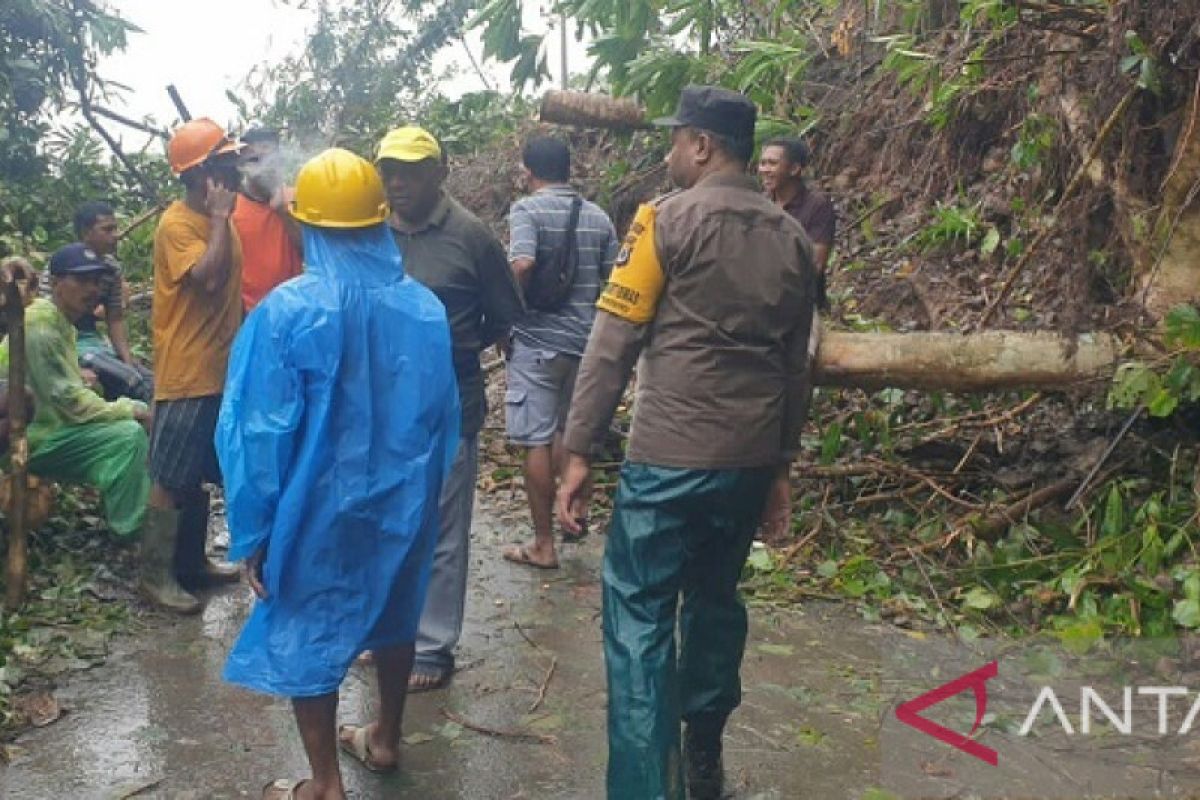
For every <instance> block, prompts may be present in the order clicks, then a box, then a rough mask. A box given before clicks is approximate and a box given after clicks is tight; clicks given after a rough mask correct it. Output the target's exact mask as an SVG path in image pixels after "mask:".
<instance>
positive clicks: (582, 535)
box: [558, 519, 588, 544]
mask: <svg viewBox="0 0 1200 800" xmlns="http://www.w3.org/2000/svg"><path fill="white" fill-rule="evenodd" d="M577 521H578V522H579V533H571V532H570V531H569V530H567V529H566V528H559V529H558V532H559V535H560V536H561V537H562V541H563V544H579V543H580V542H582V541H583V540H584V539H586V538H587V535H588V524H587V519H580V520H577Z"/></svg>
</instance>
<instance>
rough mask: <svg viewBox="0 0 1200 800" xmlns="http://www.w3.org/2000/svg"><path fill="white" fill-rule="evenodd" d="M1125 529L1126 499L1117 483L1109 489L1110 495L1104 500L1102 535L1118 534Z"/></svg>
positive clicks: (1101, 524) (1101, 523)
mask: <svg viewBox="0 0 1200 800" xmlns="http://www.w3.org/2000/svg"><path fill="white" fill-rule="evenodd" d="M1124 530H1125V500H1124V498H1123V497H1121V490H1120V489H1118V488H1117V484H1115V483H1114V484H1113V485H1112V486H1110V487H1109V489H1108V497H1107V499H1106V500H1105V502H1104V517H1103V519H1102V520H1101V522H1100V534H1101V535H1102V536H1117V535H1119V534H1121V533H1122V532H1124Z"/></svg>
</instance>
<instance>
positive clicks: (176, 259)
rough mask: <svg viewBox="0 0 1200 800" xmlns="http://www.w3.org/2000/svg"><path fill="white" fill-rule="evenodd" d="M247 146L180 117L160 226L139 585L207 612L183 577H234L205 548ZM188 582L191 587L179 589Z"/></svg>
mask: <svg viewBox="0 0 1200 800" xmlns="http://www.w3.org/2000/svg"><path fill="white" fill-rule="evenodd" d="M238 149H239V145H238V144H237V143H236V142H235V141H233V140H231V139H230V138H228V137H227V136H226V135H225V131H224V130H222V129H221V127H220V126H219V125H217V124H216V123H215V122H213V121H212V120H210V119H205V118H202V119H195V120H191V121H190V122H187V123H185V124H184V125H182V126H181V127H180V128H179V129H178V130H177V131H176V132H175V134H174V135H173V136H172V137H171V141H170V142H169V143H168V145H167V156H168V160H169V161H170V164H171V170H172V171H173V172H174V173H175V174H176V175H177V176H179V179H180V181H181V182H182V183H183V185H184V188H185V190H186V195H185V196H184V199H183V200H176V201H175V202H174V203H172V204H171V205H170V206H169V207H168V208H167V210H166V211H164V212H163V215H162V219H161V220H160V221H159V223H158V230H157V231H155V234H154V312H153V324H152V327H153V333H154V366H155V375H156V380H155V382H154V401H155V403H154V422H153V425H152V428H151V431H150V464H149V467H150V478H151V480H153V487H152V489H151V491H150V508H149V510H148V514H149V515H150V517H152V518H153V523H154V524H148V525H147V526H146V531H147V534H146V535H147V538H146V541H144V544H143V546H144V548H145V552H144V555H143V558H144V559H145V560H146V561H147V562H148V564H149V568H148V569H147V571H146V573H145V576H146V577H144V578H143V580H142V585H141V589H142V591H143V593H144V594H145V595H147V596H148V597H149V599H150V600H151V601H153V602H154V603H156V604H157V605H159V606H162V607H164V608H167V609H169V610H172V611H177V612H179V613H184V614H187V613H195V612H197V611H199V610H200V603H199V601H198V600H197V599H196V598H195V597H194V596H193V595H192V594H190V593H189V592H188V591H187V590H186V589H185V588H184V585H186V586H189V587H193V588H199V587H203V586H207V585H212V584H214V583H227V582H232V581H236V580H237V579H238V573H237V569H236V568H234V567H232V566H231V565H227V564H226V565H217V564H213V563H212V562H210V561H209V560H208V557H207V556H206V555H205V550H204V547H205V543H206V540H207V533H208V493H207V492H206V491H205V490H204V488H203V484H204V483H205V482H208V483H219V482H220V481H221V475H220V470H219V469H218V467H217V455H216V450H215V449H214V446H213V435H214V432H215V430H216V424H217V413H218V411H219V410H220V406H221V392H222V391H223V389H224V386H225V368H226V365H227V363H228V361H229V350H230V348H231V347H232V345H233V338H234V336H235V335H236V334H237V331H238V326H239V325H240V324H241V321H242V297H241V286H242V248H241V245H240V244H239V242H238V238H237V233H236V232H235V231H234V229H233V225H232V224H231V223H230V220H229V217H230V215H231V214H232V213H233V206H234V201H235V199H236V198H237V194H236V190H237V186H238V183H239V182H240V176H239V174H238V169H237V151H238ZM181 582H182V584H184V585H181Z"/></svg>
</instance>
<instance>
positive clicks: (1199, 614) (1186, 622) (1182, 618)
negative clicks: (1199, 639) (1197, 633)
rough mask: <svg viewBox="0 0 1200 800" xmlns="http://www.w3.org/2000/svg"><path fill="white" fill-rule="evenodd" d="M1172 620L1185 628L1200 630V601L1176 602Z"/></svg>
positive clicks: (1193, 599) (1190, 599) (1172, 611)
mask: <svg viewBox="0 0 1200 800" xmlns="http://www.w3.org/2000/svg"><path fill="white" fill-rule="evenodd" d="M1171 619H1173V620H1175V623H1176V624H1178V625H1180V626H1182V627H1184V628H1200V600H1197V599H1196V598H1188V599H1186V600H1176V601H1175V607H1174V608H1173V609H1172V610H1171Z"/></svg>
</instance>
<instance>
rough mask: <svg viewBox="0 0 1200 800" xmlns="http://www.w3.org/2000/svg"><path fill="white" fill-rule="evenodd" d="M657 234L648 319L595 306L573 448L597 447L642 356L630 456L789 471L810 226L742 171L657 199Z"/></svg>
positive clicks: (811, 293) (807, 319)
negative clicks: (655, 282)
mask: <svg viewBox="0 0 1200 800" xmlns="http://www.w3.org/2000/svg"><path fill="white" fill-rule="evenodd" d="M653 230H654V244H655V247H656V251H657V261H658V265H659V267H660V268H661V271H662V277H663V283H662V287H661V291H660V293H659V294H658V297H657V305H656V307H655V308H654V314H653V318H651V319H650V320H649V321H648V322H644V323H641V324H637V323H634V322H630V321H628V320H626V319H623V318H622V317H620V316H618V315H617V314H615V313H610V312H609V311H606V310H604V305H603V298H602V304H601V310H600V312H599V313H598V314H597V315H596V323H595V325H594V327H593V328H592V333H591V336H590V338H589V339H588V344H587V349H586V350H585V352H584V355H583V361H582V362H581V364H580V367H579V376H578V378H577V380H576V384H575V395H574V397H573V399H572V404H571V412H570V417H569V419H568V422H567V429H566V434H565V443H566V446H567V448H568V449H569V450H570V451H571V452H575V453H583V454H587V453H589V452H591V451H592V449H593V448H594V447H595V446H596V445H597V444H598V443H599V442H600V441H601V440H602V437H603V434H604V433H605V431H606V429H607V427H608V424H609V420H610V418H611V416H612V413H613V411H614V410H615V408H616V405H617V403H618V402H619V401H620V398H621V395H622V393H623V391H624V388H625V384H626V382H627V381H628V379H629V374H630V371H631V370H632V368H633V366H634V363H635V362H636V361H637V360H638V358H639V355H640V358H641V362H640V365H639V367H638V381H637V394H636V399H635V404H634V417H633V427H632V430H631V431H630V437H629V447H628V449H627V451H626V457H627V459H628V460H630V461H635V462H641V463H645V464H652V465H655V466H664V467H676V468H685V469H731V468H742V467H760V466H769V465H776V464H780V463H783V462H786V461H790V460H791V459H793V458H794V457H795V455H796V452H797V450H798V448H799V441H800V432H801V429H802V428H803V426H804V421H805V417H806V416H807V414H808V403H809V397H810V390H811V377H810V374H809V370H810V367H809V354H808V343H809V331H810V328H811V325H812V318H813V311H814V302H815V297H816V295H815V271H814V267H813V260H812V249H811V245H810V243H809V240H808V237H807V236H806V235H805V233H804V230H803V229H802V228H801V227H800V224H799V223H798V222H796V220H794V219H792V217H791V216H789V215H788V214H787V213H786V212H785V211H784V210H783V209H781V208H780V207H778V206H777V205H775V204H774V203H772V202H771V201H770V200H768V199H767V198H766V197H764V196H763V195H762V194H761V193H760V192H759V191H758V188H757V186H756V185H755V184H754V182H753V181H752V180H751V179H750V178H748V177H746V176H744V175H735V176H730V175H712V176H709V177H707V178H705V179H703V180H702V181H700V182H699V183H697V184H696V185H695V186H694V187H692V188H691V189H688V190H686V191H682V192H678V193H676V194H673V195H668V196H667V197H665V198H663V199H661V200H660V201H658V203H657V205H656V216H655V223H654V226H653ZM631 235H632V234H631ZM628 247H629V240H628V239H627V248H628ZM621 258H622V257H621V256H619V257H618V261H617V263H618V269H617V270H616V271H614V275H613V279H611V280H610V284H609V286H610V290H611V289H612V288H613V286H614V282H615V281H616V280H618V275H619V272H620V265H621ZM617 288H618V291H617V292H616V294H618V295H621V294H622V291H621V290H620V287H619V285H618V287H617ZM606 294H609V290H606ZM623 294H624V295H625V296H632V295H633V293H631V292H630V291H628V289H625V290H624V291H623Z"/></svg>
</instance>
